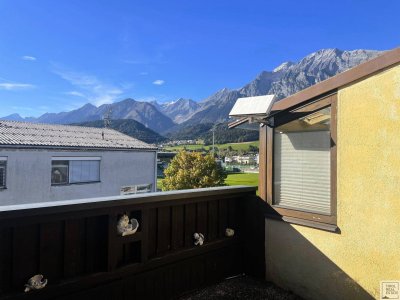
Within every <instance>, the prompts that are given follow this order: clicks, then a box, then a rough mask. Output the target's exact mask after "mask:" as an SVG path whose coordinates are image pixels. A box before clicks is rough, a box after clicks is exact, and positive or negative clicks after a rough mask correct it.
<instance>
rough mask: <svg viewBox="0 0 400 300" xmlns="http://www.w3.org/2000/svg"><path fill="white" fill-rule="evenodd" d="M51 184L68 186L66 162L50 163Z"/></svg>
mask: <svg viewBox="0 0 400 300" xmlns="http://www.w3.org/2000/svg"><path fill="white" fill-rule="evenodd" d="M51 183H52V184H68V161H67V160H55V161H52V162H51Z"/></svg>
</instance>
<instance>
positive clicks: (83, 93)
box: [0, 0, 400, 116]
mask: <svg viewBox="0 0 400 300" xmlns="http://www.w3.org/2000/svg"><path fill="white" fill-rule="evenodd" d="M399 11H400V1H397V0H393V1H382V0H381V1H369V0H359V1H321V0H319V1H298V0H296V1H295V0H294V1H284V0H281V1H233V0H228V1H218V0H213V1H208V0H203V1H191V0H190V1H188V0H185V1H172V0H168V1H161V0H160V1H149V0H147V1H134V0H107V1H105V0H57V1H52V0H35V1H31V0H24V1H22V0H1V1H0V103H1V106H0V116H4V115H8V114H11V113H14V112H17V113H20V114H21V115H23V116H30V115H32V116H38V115H40V114H42V113H44V112H59V111H65V110H71V109H74V108H77V107H79V106H81V105H83V104H85V103H87V102H91V103H93V104H97V105H99V104H102V103H110V102H112V101H118V100H122V99H124V98H126V97H131V98H134V99H137V100H152V99H157V100H159V101H161V102H163V101H169V100H174V99H176V98H178V97H186V98H192V99H194V100H202V99H203V98H205V97H207V96H209V95H211V94H212V93H214V92H215V91H217V90H219V89H221V88H224V87H228V88H238V87H241V86H243V85H244V84H245V83H247V82H249V81H250V80H252V79H253V78H254V77H255V76H256V75H257V74H258V73H260V72H261V71H262V70H272V69H273V68H275V67H276V66H277V65H279V64H280V63H282V62H284V61H288V60H291V61H297V60H298V59H300V58H302V57H303V56H305V55H307V54H309V53H311V52H313V51H316V50H318V49H321V48H339V49H343V50H352V49H360V48H362V49H378V50H383V49H391V48H394V47H397V46H399V44H400V43H399V41H400V31H399V29H400V17H399Z"/></svg>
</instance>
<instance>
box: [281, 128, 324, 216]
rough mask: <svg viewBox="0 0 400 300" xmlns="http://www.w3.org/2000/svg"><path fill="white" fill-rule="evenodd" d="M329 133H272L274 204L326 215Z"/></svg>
mask: <svg viewBox="0 0 400 300" xmlns="http://www.w3.org/2000/svg"><path fill="white" fill-rule="evenodd" d="M330 176H331V171H330V132H329V131H305V132H288V133H280V132H275V135H274V204H276V205H279V206H282V207H285V208H293V209H298V210H304V211H309V212H317V213H322V214H330V212H331V210H330V195H331V187H330V186H331V184H330Z"/></svg>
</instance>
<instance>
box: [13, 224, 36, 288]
mask: <svg viewBox="0 0 400 300" xmlns="http://www.w3.org/2000/svg"><path fill="white" fill-rule="evenodd" d="M12 248H13V261H12V266H13V287H14V288H15V289H16V290H19V291H23V290H24V284H25V283H27V281H28V279H29V278H31V277H32V276H34V275H36V274H38V271H39V226H38V225H36V226H21V227H15V228H14V230H13V247H12Z"/></svg>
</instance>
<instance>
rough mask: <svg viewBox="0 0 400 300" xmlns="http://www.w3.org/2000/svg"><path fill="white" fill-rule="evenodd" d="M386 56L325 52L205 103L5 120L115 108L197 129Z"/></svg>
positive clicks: (169, 127) (131, 105)
mask: <svg viewBox="0 0 400 300" xmlns="http://www.w3.org/2000/svg"><path fill="white" fill-rule="evenodd" d="M381 53H382V52H381V51H374V50H353V51H342V50H339V49H322V50H319V51H317V52H314V53H311V54H310V55H307V56H306V57H304V58H303V59H302V60H300V61H299V62H297V63H294V62H285V63H283V64H281V65H279V66H278V67H277V68H275V69H274V70H273V71H263V72H261V73H260V74H259V75H258V76H257V77H256V78H255V79H254V80H253V81H251V82H250V83H248V84H246V85H245V86H243V87H242V88H240V89H234V90H230V89H227V88H224V89H222V90H220V91H218V92H216V93H215V94H213V95H211V96H210V97H208V98H206V99H204V100H203V101H201V102H195V101H193V100H190V99H182V98H181V99H178V100H177V101H173V102H169V103H161V104H160V103H157V102H155V101H154V102H151V103H150V102H140V101H135V100H133V99H126V100H123V101H120V102H116V103H113V104H105V105H102V106H100V107H96V106H94V105H92V104H86V105H84V106H83V107H81V108H79V109H76V110H73V111H70V112H61V113H46V114H44V115H42V116H40V117H39V118H25V119H24V118H22V117H21V116H19V115H18V114H13V115H10V116H7V117H4V118H3V119H8V120H15V121H29V122H42V123H60V124H69V123H79V122H88V121H94V120H101V119H102V118H103V116H104V114H105V113H107V112H108V111H109V110H110V109H111V110H112V113H111V117H112V118H113V119H133V120H136V121H138V122H140V123H142V124H143V125H145V126H146V127H148V128H150V129H152V130H154V131H156V132H158V133H165V132H177V131H179V130H181V129H182V128H184V127H187V126H192V128H193V125H196V124H205V123H214V124H215V123H222V122H225V121H226V120H227V119H228V114H229V112H230V110H231V108H232V106H233V105H234V103H235V101H236V100H237V98H240V97H249V96H259V95H266V94H275V95H276V96H277V98H278V99H282V98H285V97H287V96H289V95H292V94H294V93H296V92H298V91H300V90H302V89H305V88H307V87H309V86H311V85H313V84H316V83H318V82H320V81H322V80H325V79H327V78H329V77H331V76H334V75H336V74H338V73H341V72H343V71H345V70H347V69H350V68H352V67H354V66H356V65H358V64H360V63H363V62H365V61H367V60H370V59H372V58H374V57H376V56H378V55H379V54H381Z"/></svg>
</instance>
